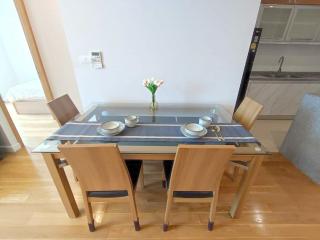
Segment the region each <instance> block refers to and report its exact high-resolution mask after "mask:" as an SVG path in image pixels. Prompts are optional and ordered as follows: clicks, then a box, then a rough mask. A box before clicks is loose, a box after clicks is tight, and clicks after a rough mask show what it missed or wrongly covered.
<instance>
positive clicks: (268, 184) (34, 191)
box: [0, 150, 320, 239]
mask: <svg viewBox="0 0 320 240" xmlns="http://www.w3.org/2000/svg"><path fill="white" fill-rule="evenodd" d="M279 158H280V157H279V156H278V157H274V159H273V160H271V161H266V162H265V163H264V164H263V166H262V169H261V173H260V174H259V178H258V179H257V181H256V185H255V186H254V187H253V188H252V191H251V194H250V196H249V199H248V201H247V205H246V206H245V210H244V214H243V216H242V217H241V218H240V219H236V220H235V219H231V218H230V217H229V216H228V213H227V210H228V208H229V206H230V202H231V198H232V194H233V193H234V191H235V187H236V184H237V183H233V182H231V181H230V180H229V179H228V178H225V179H224V180H223V186H222V193H221V195H220V199H219V204H218V213H217V219H216V228H215V230H214V231H213V232H208V231H207V227H206V224H207V219H208V209H209V206H208V205H206V204H201V205H199V204H179V205H175V207H174V208H173V215H172V221H171V224H172V225H173V227H172V229H171V230H170V231H169V232H167V233H163V232H162V230H161V224H162V219H163V214H164V208H165V200H166V193H165V191H164V190H163V189H162V188H161V182H160V177H161V168H160V166H159V165H155V164H156V163H154V162H152V163H150V162H146V163H145V172H146V176H145V181H146V187H145V189H143V190H142V191H139V192H137V204H138V210H139V214H140V222H141V224H142V229H141V231H140V232H135V231H134V228H133V226H132V224H131V222H130V219H129V215H128V207H127V205H126V204H122V203H108V204H107V205H101V204H98V205H95V206H94V212H95V221H96V226H97V230H96V232H94V233H90V232H89V231H88V229H87V224H86V218H85V216H84V213H83V211H82V214H81V217H80V218H77V219H69V218H68V217H67V215H66V213H65V211H64V208H63V206H62V204H61V202H60V199H59V196H58V193H57V191H56V189H55V187H54V185H53V183H52V181H51V178H50V176H49V173H48V170H47V168H46V166H45V164H44V161H43V160H42V158H41V156H40V155H38V154H32V155H31V156H29V155H28V153H27V152H26V151H24V150H22V151H20V152H19V153H17V154H11V155H8V156H7V157H6V158H5V159H4V160H2V161H0V216H1V217H0V238H10V239H17V238H18V239H34V238H39V239H79V238H86V239H93V238H103V239H210V238H212V239H320V214H319V209H320V187H319V186H317V185H315V184H313V183H312V182H311V181H310V180H309V179H308V178H306V177H305V176H304V175H302V174H301V173H300V172H299V171H297V170H296V169H295V168H294V167H293V166H292V165H291V164H290V163H289V162H287V161H286V160H283V159H279ZM69 170H70V169H69ZM68 173H69V174H68V175H69V178H70V180H71V182H72V189H73V191H74V192H75V195H76V198H77V202H78V204H79V206H80V208H81V209H82V199H81V193H80V188H79V186H78V183H76V182H74V180H73V177H72V175H71V172H70V171H68Z"/></svg>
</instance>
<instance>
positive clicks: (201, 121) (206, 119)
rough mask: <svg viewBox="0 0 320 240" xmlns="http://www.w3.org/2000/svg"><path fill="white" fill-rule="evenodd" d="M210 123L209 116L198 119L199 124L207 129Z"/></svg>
mask: <svg viewBox="0 0 320 240" xmlns="http://www.w3.org/2000/svg"><path fill="white" fill-rule="evenodd" d="M211 123H212V118H211V117H209V116H203V117H201V118H199V124H200V125H201V126H203V127H205V128H207V127H209V126H210V125H211Z"/></svg>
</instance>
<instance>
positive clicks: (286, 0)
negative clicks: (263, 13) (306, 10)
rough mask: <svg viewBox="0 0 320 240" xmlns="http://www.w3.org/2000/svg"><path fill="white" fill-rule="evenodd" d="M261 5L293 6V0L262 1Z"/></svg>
mask: <svg viewBox="0 0 320 240" xmlns="http://www.w3.org/2000/svg"><path fill="white" fill-rule="evenodd" d="M261 3H262V4H294V0H262V1H261Z"/></svg>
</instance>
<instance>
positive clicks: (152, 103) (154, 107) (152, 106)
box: [150, 94, 158, 112]
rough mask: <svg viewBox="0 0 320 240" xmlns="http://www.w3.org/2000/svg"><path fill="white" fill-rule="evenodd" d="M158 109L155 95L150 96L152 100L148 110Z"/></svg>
mask: <svg viewBox="0 0 320 240" xmlns="http://www.w3.org/2000/svg"><path fill="white" fill-rule="evenodd" d="M157 108H158V103H157V101H156V95H155V94H152V99H151V104H150V109H151V111H153V112H154V111H156V110H157Z"/></svg>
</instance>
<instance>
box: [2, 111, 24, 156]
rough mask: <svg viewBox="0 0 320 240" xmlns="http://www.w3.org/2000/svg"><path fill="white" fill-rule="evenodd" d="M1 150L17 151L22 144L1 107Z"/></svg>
mask: <svg viewBox="0 0 320 240" xmlns="http://www.w3.org/2000/svg"><path fill="white" fill-rule="evenodd" d="M0 148H1V149H0V151H1V150H3V151H5V152H16V151H18V150H19V149H20V144H19V143H18V141H17V139H16V138H15V136H14V134H13V132H12V131H11V128H10V125H9V123H8V121H7V120H6V117H5V115H4V113H3V112H2V109H0Z"/></svg>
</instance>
